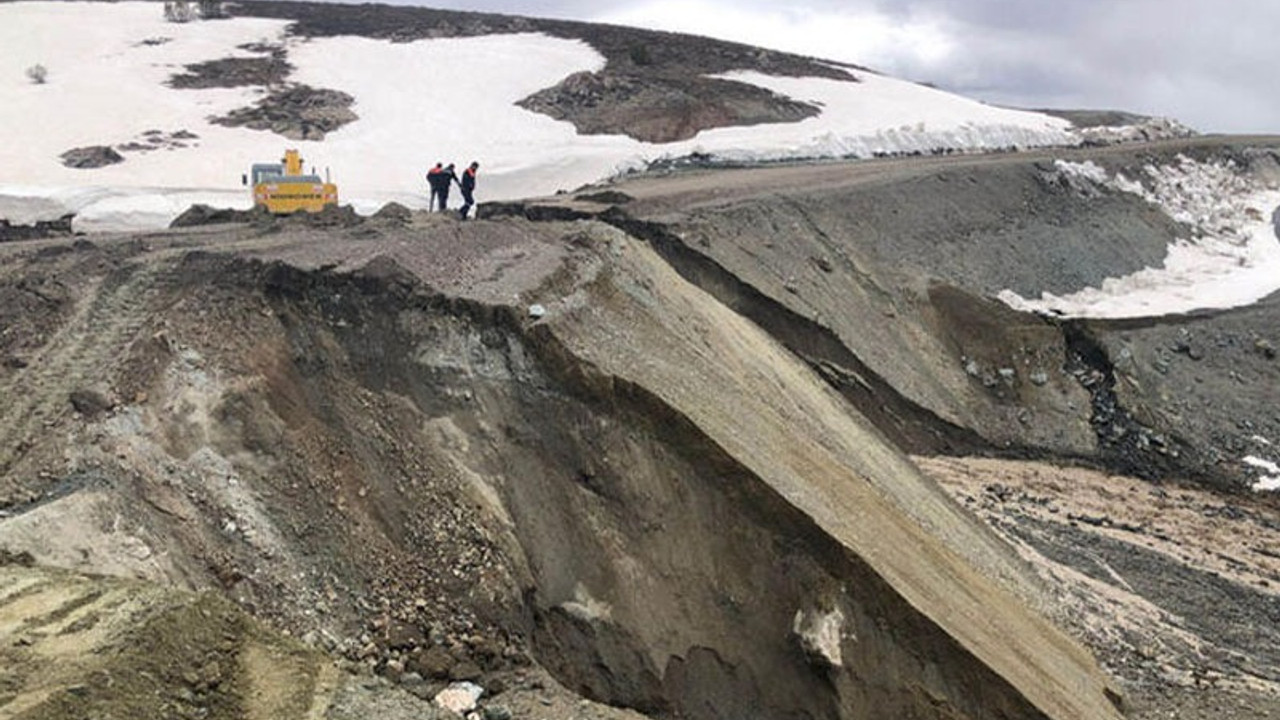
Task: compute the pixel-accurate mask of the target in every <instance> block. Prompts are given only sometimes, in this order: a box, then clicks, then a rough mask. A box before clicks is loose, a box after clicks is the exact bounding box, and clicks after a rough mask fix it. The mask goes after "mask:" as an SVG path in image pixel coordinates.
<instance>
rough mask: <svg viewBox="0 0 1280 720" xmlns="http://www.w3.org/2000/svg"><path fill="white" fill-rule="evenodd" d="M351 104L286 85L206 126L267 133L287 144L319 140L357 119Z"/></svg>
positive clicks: (337, 95) (329, 93)
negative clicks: (276, 136) (220, 126)
mask: <svg viewBox="0 0 1280 720" xmlns="http://www.w3.org/2000/svg"><path fill="white" fill-rule="evenodd" d="M354 103H355V98H353V97H351V96H350V95H348V94H346V93H344V92H339V91H337V90H324V89H317V88H313V87H310V86H308V85H290V86H288V87H286V88H284V89H281V90H277V91H275V92H273V93H271V94H270V95H268V96H267V97H265V98H263V99H262V100H259V101H258V103H257V104H256V105H254V106H253V107H251V108H241V109H239V110H232V111H231V112H230V113H228V114H226V115H223V116H221V117H215V118H213V119H211V120H210V122H212V123H214V124H215V125H225V126H228V127H247V128H249V129H251V130H267V131H270V132H273V133H275V134H277V135H281V136H283V137H286V138H289V139H290V140H323V139H324V136H325V134H326V133H329V132H333V131H334V130H337V129H338V128H340V127H342V126H343V125H346V124H347V123H351V122H354V121H356V120H358V119H359V116H358V115H356V114H355V113H354V112H352V110H351V106H352V105H353V104H354Z"/></svg>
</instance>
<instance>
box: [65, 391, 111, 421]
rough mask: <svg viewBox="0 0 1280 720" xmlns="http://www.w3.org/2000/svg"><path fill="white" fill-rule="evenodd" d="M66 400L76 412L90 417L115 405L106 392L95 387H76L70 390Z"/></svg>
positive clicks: (94, 416)
mask: <svg viewBox="0 0 1280 720" xmlns="http://www.w3.org/2000/svg"><path fill="white" fill-rule="evenodd" d="M68 400H69V401H70V402H71V406H72V407H73V408H75V410H76V412H78V413H80V414H81V415H83V416H85V417H86V418H90V419H93V418H96V417H97V416H99V415H101V414H103V413H105V412H106V411H108V410H110V409H111V408H113V407H115V403H114V402H112V401H111V399H110V398H109V397H107V395H106V393H104V392H102V391H101V390H98V389H97V388H77V389H75V390H72V391H71V395H70V397H69V398H68Z"/></svg>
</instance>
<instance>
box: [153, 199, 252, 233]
mask: <svg viewBox="0 0 1280 720" xmlns="http://www.w3.org/2000/svg"><path fill="white" fill-rule="evenodd" d="M269 220H270V213H268V212H267V211H266V209H265V208H261V207H255V208H254V209H252V210H232V209H230V208H215V207H211V206H209V205H203V204H196V205H192V206H191V207H189V208H187V209H186V210H184V211H183V213H182V214H181V215H179V216H178V217H176V218H174V219H173V221H172V222H170V223H169V227H171V228H184V227H199V226H201V225H220V224H222V223H237V222H268V221H269Z"/></svg>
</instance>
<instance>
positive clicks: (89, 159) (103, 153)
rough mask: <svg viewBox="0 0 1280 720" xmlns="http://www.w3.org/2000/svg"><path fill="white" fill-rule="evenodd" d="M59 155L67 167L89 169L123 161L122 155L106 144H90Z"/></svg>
mask: <svg viewBox="0 0 1280 720" xmlns="http://www.w3.org/2000/svg"><path fill="white" fill-rule="evenodd" d="M59 157H61V158H62V164H63V165H66V166H67V167H69V168H76V169H80V170H83V169H90V168H100V167H106V166H107V165H115V164H116V163H122V162H124V156H123V155H121V154H120V153H118V152H116V151H115V150H114V149H113V148H111V147H109V146H107V145H91V146H88V147H80V148H74V149H71V150H68V151H66V152H64V153H62V155H60V156H59Z"/></svg>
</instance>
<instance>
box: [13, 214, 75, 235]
mask: <svg viewBox="0 0 1280 720" xmlns="http://www.w3.org/2000/svg"><path fill="white" fill-rule="evenodd" d="M74 219H75V215H74V214H71V215H63V216H62V217H60V218H58V219H57V220H37V221H36V222H34V223H31V224H30V225H13V224H11V223H10V222H9V221H8V220H6V219H4V218H0V242H9V241H12V240H36V239H39V238H50V237H61V236H67V235H71V221H72V220H74Z"/></svg>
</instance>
